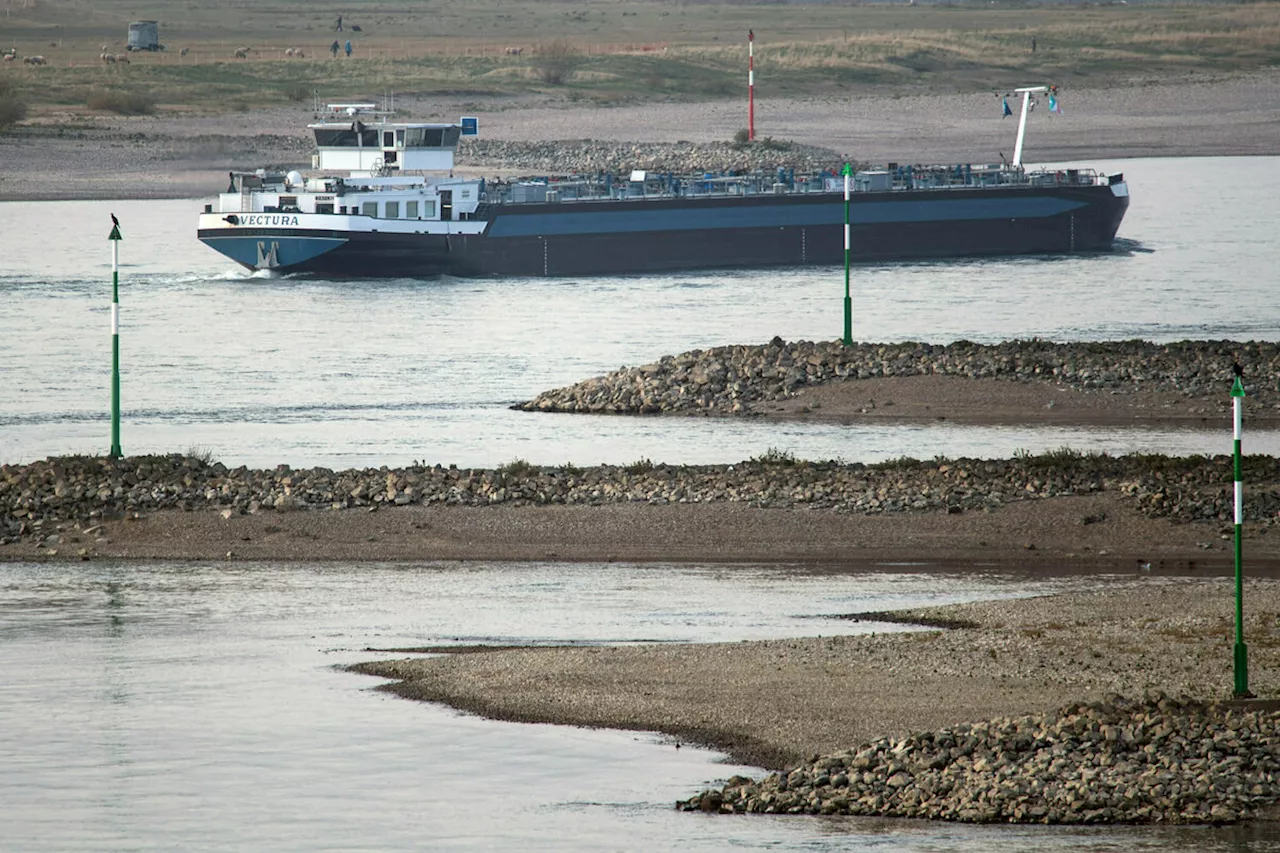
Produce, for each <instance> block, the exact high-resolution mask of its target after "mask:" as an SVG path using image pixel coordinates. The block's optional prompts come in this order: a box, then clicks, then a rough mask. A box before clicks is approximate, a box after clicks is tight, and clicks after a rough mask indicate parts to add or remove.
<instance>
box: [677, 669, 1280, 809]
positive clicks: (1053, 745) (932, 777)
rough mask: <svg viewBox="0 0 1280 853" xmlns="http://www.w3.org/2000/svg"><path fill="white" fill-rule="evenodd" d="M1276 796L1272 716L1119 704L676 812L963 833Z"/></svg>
mask: <svg viewBox="0 0 1280 853" xmlns="http://www.w3.org/2000/svg"><path fill="white" fill-rule="evenodd" d="M1278 795H1280V710H1278V709H1277V703H1274V702H1270V703H1265V704H1263V705H1262V706H1261V707H1257V708H1248V707H1244V706H1239V705H1237V706H1234V707H1233V706H1232V705H1230V704H1227V703H1212V702H1204V701H1201V700H1194V699H1174V698H1170V697H1166V696H1163V695H1160V694H1154V695H1151V696H1147V697H1145V698H1144V699H1143V700H1140V701H1132V700H1126V699H1124V698H1122V697H1120V696H1118V695H1112V696H1108V697H1106V698H1105V699H1104V700H1103V701H1100V702H1094V703H1088V704H1084V703H1077V704H1073V705H1070V706H1067V707H1065V708H1063V709H1061V710H1059V711H1058V712H1056V713H1051V714H1046V715H1030V716H1022V717H1016V718H1005V719H996V720H992V721H989V722H983V723H974V724H972V725H963V726H957V727H954V728H948V729H942V730H940V731H936V732H925V733H918V734H911V735H909V736H907V737H903V738H900V739H893V738H881V739H879V740H876V741H874V742H872V743H869V744H866V745H864V746H862V747H859V748H857V749H851V750H848V751H846V752H843V753H838V754H834V755H828V756H824V757H817V756H815V757H814V759H813V760H812V761H810V762H809V763H807V764H805V765H803V766H800V767H796V768H794V769H791V770H789V771H785V772H782V773H775V774H772V775H770V776H768V777H766V778H765V779H763V780H760V781H758V782H757V781H754V780H751V779H747V778H744V777H741V776H735V777H733V778H732V779H730V780H729V782H728V784H726V785H725V786H724V787H723V788H721V789H718V790H707V791H704V792H702V793H701V794H699V795H697V796H694V797H692V798H691V799H689V800H687V801H682V802H680V803H677V807H678V808H680V809H684V810H689V811H693V810H700V811H710V812H728V813H732V812H751V813H767V814H826V815H830V814H841V815H875V816H884V817H914V818H933V819H942V820H953V821H962V822H972V823H993V822H1007V823H1084V824H1091V823H1233V822H1236V821H1238V820H1242V819H1247V818H1250V817H1253V816H1255V815H1256V814H1257V812H1258V811H1259V810H1260V809H1264V808H1269V807H1272V806H1274V804H1275V802H1276V799H1277V796H1278Z"/></svg>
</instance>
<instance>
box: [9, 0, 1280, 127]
mask: <svg viewBox="0 0 1280 853" xmlns="http://www.w3.org/2000/svg"><path fill="white" fill-rule="evenodd" d="M345 8H346V10H347V11H346V12H345V14H344V21H345V23H344V25H343V29H342V31H340V32H339V31H336V29H335V26H336V21H335V20H334V17H333V15H332V14H331V13H330V12H329V11H328V10H320V9H318V8H316V7H313V6H310V5H308V4H304V3H302V2H300V0H280V2H276V3H271V4H265V5H261V6H255V7H254V8H251V9H250V8H239V7H235V8H232V7H223V6H217V5H213V4H206V5H195V4H192V5H191V7H190V8H187V9H185V10H184V11H183V13H182V15H181V16H178V15H175V16H174V19H173V20H161V21H160V33H161V41H162V42H164V43H165V45H166V49H165V50H163V51H156V52H146V51H143V52H132V53H128V54H127V56H128V59H129V61H128V62H127V63H124V62H106V61H104V59H103V55H104V54H111V55H112V56H113V57H114V56H119V55H120V54H123V53H125V52H126V44H127V40H126V35H127V30H128V23H129V21H130V19H131V17H132V16H133V15H134V14H135V13H134V12H133V11H132V7H131V6H129V4H127V3H125V2H124V0H103V2H101V3H97V4H95V5H94V7H93V9H92V11H86V10H84V9H83V8H81V6H80V5H79V4H77V3H73V2H71V0H49V2H44V3H40V4H32V5H31V7H30V8H27V7H25V6H24V7H23V8H16V7H15V8H13V9H11V10H10V18H8V19H7V20H6V35H7V36H8V38H9V39H10V40H11V46H12V47H13V48H15V49H16V51H17V54H18V56H19V57H28V56H33V55H40V56H43V57H44V58H45V64H42V65H36V64H25V63H23V62H21V61H12V62H6V63H4V67H3V68H0V77H3V78H5V79H7V80H8V82H9V84H10V85H11V86H13V87H14V88H15V89H16V90H18V91H19V92H20V93H21V95H22V96H23V97H24V98H25V99H26V100H27V101H28V102H29V103H30V104H31V105H32V107H33V113H35V114H38V113H40V112H45V113H48V112H66V111H67V110H72V111H75V110H81V109H86V110H87V109H90V108H89V107H88V106H87V104H88V100H89V97H90V93H91V92H93V91H94V90H97V89H101V88H103V87H110V88H112V89H115V90H119V91H122V92H127V93H130V95H131V96H136V97H146V98H149V99H150V100H152V101H154V102H155V103H156V104H157V105H159V106H160V108H161V109H162V110H163V109H167V110H171V111H172V110H189V109H197V110H201V111H222V110H240V109H246V108H251V107H253V106H257V105H261V104H264V103H285V102H287V101H290V100H297V99H298V96H299V93H300V92H313V93H316V94H317V95H318V96H320V97H323V98H329V97H346V96H357V95H358V96H361V97H374V96H379V95H381V94H383V93H386V92H392V91H395V92H433V91H434V92H440V93H442V94H444V93H449V94H455V95H456V94H459V93H473V94H475V95H476V96H477V97H484V96H497V95H503V96H510V95H522V94H543V95H546V94H552V95H554V96H557V97H565V98H568V99H570V100H582V101H589V102H598V103H601V104H613V103H630V102H634V101H635V100H637V99H655V98H669V99H680V100H688V99H701V98H722V97H725V96H731V95H733V94H735V93H739V92H741V90H742V89H743V88H744V81H745V77H746V74H745V65H746V44H745V41H746V33H747V31H748V30H749V29H750V30H753V31H754V32H755V34H756V42H755V45H756V50H755V65H756V85H757V95H759V96H762V97H767V96H782V95H799V94H809V95H812V94H841V93H849V92H855V91H867V90H876V91H899V90H900V91H907V90H913V91H918V90H920V89H921V88H926V89H930V90H932V91H935V92H936V91H956V92H965V91H981V90H983V89H993V90H994V89H999V88H1000V87H1011V86H1016V85H1021V84H1025V83H1029V82H1041V81H1052V82H1055V83H1057V84H1059V85H1062V86H1066V87H1070V86H1072V85H1084V84H1088V85H1089V86H1091V87H1098V86H1105V85H1108V84H1110V83H1112V82H1115V83H1117V84H1120V83H1123V84H1126V85H1128V84H1131V83H1132V82H1133V81H1134V80H1135V79H1157V78H1167V77H1170V76H1178V77H1183V76H1194V75H1221V74H1239V73H1247V72H1250V71H1254V70H1258V69H1261V68H1266V67H1269V66H1274V65H1275V64H1276V63H1277V62H1278V61H1280V3H1277V2H1261V3H1249V4H1226V3H1193V4H1173V3H1169V4H1165V3H1141V4H1139V3H1133V4H1123V5H1121V4H1117V5H1087V6H1077V5H1074V4H1072V5H1067V4H1049V5H1037V4H1022V3H1006V2H1000V3H995V4H991V3H981V4H979V3H976V2H972V3H954V4H951V3H948V4H934V3H914V4H887V3H886V4H870V5H836V4H829V3H783V4H764V5H753V4H749V3H735V2H708V3H696V4H684V3H677V2H646V3H630V4H617V3H614V2H606V0H584V2H573V3H569V2H560V3H554V2H553V3H542V2H533V0H501V2H500V0H480V2H475V3H471V2H468V3H465V4H463V3H457V2H452V0H428V2H423V3H420V4H415V5H414V6H413V7H412V9H408V8H405V9H382V8H380V7H379V6H378V5H376V4H373V3H372V2H367V0H365V2H361V0H357V2H354V3H351V4H348V5H347V6H346V7H345ZM353 26H359V27H360V30H359V31H358V32H353V31H352V30H353ZM348 39H349V40H350V41H351V43H352V53H351V55H350V57H349V58H348V57H347V56H346V55H345V50H344V49H341V48H343V47H345V43H346V41H347V40H348ZM335 43H336V44H339V45H340V49H338V50H337V51H333V50H331V48H332V47H333V45H334V44H335ZM8 46H10V45H5V47H8ZM550 46H555V50H556V51H557V53H556V55H557V56H561V55H564V56H572V58H573V62H572V65H571V67H568V68H565V69H564V70H563V73H554V74H548V73H547V72H546V68H547V65H548V56H547V55H546V52H547V51H548V50H551V49H552V48H551V47H550ZM237 54H243V58H240V57H239V56H238V55H237ZM555 68H556V69H559V68H560V66H559V65H558V64H557V65H555Z"/></svg>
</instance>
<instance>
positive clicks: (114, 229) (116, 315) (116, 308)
mask: <svg viewBox="0 0 1280 853" xmlns="http://www.w3.org/2000/svg"><path fill="white" fill-rule="evenodd" d="M123 239H124V238H123V237H121V236H120V223H119V222H117V221H116V218H115V216H114V215H113V216H112V217H111V236H109V237H107V240H109V241H110V242H111V453H110V456H111V457H112V458H113V459H119V458H120V457H121V456H123V455H124V453H122V452H121V450H120V241H121V240H123Z"/></svg>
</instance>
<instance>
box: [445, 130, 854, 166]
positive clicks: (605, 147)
mask: <svg viewBox="0 0 1280 853" xmlns="http://www.w3.org/2000/svg"><path fill="white" fill-rule="evenodd" d="M456 162H457V165H458V166H459V167H460V168H469V169H485V168H491V169H503V170H507V171H515V172H519V173H521V174H541V175H563V174H582V175H594V174H597V173H600V172H604V173H606V174H615V175H616V174H624V173H627V172H630V171H632V170H633V169H645V170H649V171H654V172H672V173H674V174H677V175H681V174H689V173H693V172H698V173H701V172H706V171H707V170H716V171H728V170H733V171H738V172H759V171H765V172H772V171H773V170H776V169H780V168H786V169H795V170H796V171H797V172H803V173H816V172H819V171H821V170H823V169H830V170H832V171H833V173H834V172H838V171H839V169H840V167H841V166H842V165H843V164H844V162H845V160H844V158H843V156H842V155H841V154H840V153H839V152H837V151H833V150H831V149H829V148H819V147H816V146H812V145H800V144H799V143H794V142H783V141H779V142H774V141H772V140H770V141H768V142H762V143H756V144H742V145H736V144H733V143H727V142H626V143H623V142H608V141H601V140H594V139H571V140H555V141H548V142H513V141H502V140H490V139H479V138H474V137H463V138H462V141H461V142H460V143H459V145H458V153H457V160H456Z"/></svg>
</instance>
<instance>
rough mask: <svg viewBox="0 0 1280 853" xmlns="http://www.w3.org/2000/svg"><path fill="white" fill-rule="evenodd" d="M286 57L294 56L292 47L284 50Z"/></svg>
mask: <svg viewBox="0 0 1280 853" xmlns="http://www.w3.org/2000/svg"><path fill="white" fill-rule="evenodd" d="M284 55H285V56H293V48H291V47H286V48H285V49H284Z"/></svg>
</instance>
